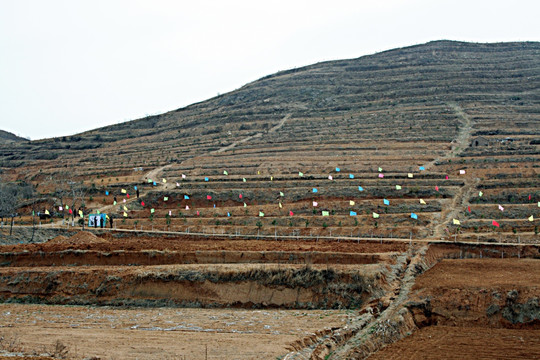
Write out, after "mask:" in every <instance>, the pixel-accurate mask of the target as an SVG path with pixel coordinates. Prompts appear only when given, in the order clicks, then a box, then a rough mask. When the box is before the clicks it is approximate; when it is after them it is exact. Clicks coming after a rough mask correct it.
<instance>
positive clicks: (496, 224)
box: [491, 220, 500, 227]
mask: <svg viewBox="0 0 540 360" xmlns="http://www.w3.org/2000/svg"><path fill="white" fill-rule="evenodd" d="M491 225H493V226H496V227H500V225H499V223H498V222H496V221H495V220H493V221H492V222H491Z"/></svg>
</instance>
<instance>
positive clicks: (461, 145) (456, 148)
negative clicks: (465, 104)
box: [424, 103, 473, 170]
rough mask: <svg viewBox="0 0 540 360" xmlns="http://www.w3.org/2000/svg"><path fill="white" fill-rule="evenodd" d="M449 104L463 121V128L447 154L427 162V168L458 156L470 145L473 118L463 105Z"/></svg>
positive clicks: (461, 121)
mask: <svg viewBox="0 0 540 360" xmlns="http://www.w3.org/2000/svg"><path fill="white" fill-rule="evenodd" d="M447 105H448V106H449V107H450V108H451V109H452V110H454V112H455V113H456V115H457V117H458V119H459V121H460V123H461V128H460V129H459V133H458V136H457V137H456V138H455V139H454V141H455V142H454V144H453V145H452V149H451V150H450V151H449V152H448V153H446V154H445V155H443V156H439V157H438V158H435V159H433V161H430V162H428V163H427V164H425V165H424V168H425V169H426V170H429V169H430V168H432V167H433V166H434V165H435V164H436V163H438V162H441V161H444V160H448V159H451V158H454V157H456V156H458V155H459V154H461V153H462V152H463V151H464V150H465V149H466V148H467V147H468V146H469V143H470V138H471V134H472V125H473V122H472V120H471V118H470V117H469V115H467V114H466V113H465V112H464V111H463V109H462V108H461V106H459V105H458V104H456V103H449V104H447Z"/></svg>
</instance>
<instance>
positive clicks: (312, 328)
mask: <svg viewBox="0 0 540 360" xmlns="http://www.w3.org/2000/svg"><path fill="white" fill-rule="evenodd" d="M346 322H347V313H346V311H338V310H326V311H323V310H311V311H299V310H240V309H185V308H182V309H170V308H158V309H147V308H134V309H118V308H108V307H98V308H95V307H86V306H84V307H82V306H46V305H19V304H1V305H0V323H1V324H2V327H0V335H1V336H3V337H5V338H6V339H9V340H14V342H15V343H14V345H13V347H14V348H19V349H21V350H27V351H28V350H36V351H37V350H40V349H44V350H45V351H47V350H49V349H51V348H53V347H54V344H55V343H56V342H57V341H60V342H61V343H62V344H64V345H65V346H66V349H67V350H68V351H69V352H68V357H69V358H70V359H83V358H88V357H90V356H98V357H99V358H101V359H156V360H158V359H184V357H185V358H186V359H191V360H197V359H201V360H202V359H242V360H248V359H250V360H256V359H275V358H276V357H278V356H280V355H282V354H283V353H286V352H287V347H288V345H289V343H291V342H293V341H295V340H296V339H298V338H302V337H306V336H310V335H312V334H313V333H315V332H318V331H321V330H324V329H329V328H332V327H341V326H343V325H345V324H346ZM206 349H208V355H207V357H206V351H207V350H206ZM45 351H44V352H45Z"/></svg>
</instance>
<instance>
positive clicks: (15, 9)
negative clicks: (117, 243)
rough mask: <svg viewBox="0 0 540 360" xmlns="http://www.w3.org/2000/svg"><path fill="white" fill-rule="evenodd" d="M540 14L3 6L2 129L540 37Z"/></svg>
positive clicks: (220, 5) (390, 2) (482, 5)
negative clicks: (443, 43)
mask: <svg viewBox="0 0 540 360" xmlns="http://www.w3.org/2000/svg"><path fill="white" fill-rule="evenodd" d="M539 14H540V1H538V0H528V1H524V0H516V1H508V0H505V1H499V0H492V1H475V0H467V1H463V0H451V1H446V0H443V1H440V0H435V1H434V0H370V1H362V0H356V1H339V0H333V1H328V0H325V1H318V0H310V1H294V0H289V1H281V0H278V1H276V0H272V1H265V2H261V1H256V0H246V1H223V0H221V1H198V2H196V1H180V0H177V1H173V0H170V1H168V0H152V1H150V0H148V1H138V0H117V1H115V0H104V1H99V0H92V1H83V0H80V1H77V0H76V1H73V0H66V1H60V0H48V1H42V0H0V129H2V130H7V131H10V132H13V133H15V134H18V135H20V136H24V137H30V138H31V139H32V140H35V139H40V138H45V137H53V136H62V135H71V134H75V133H79V132H82V131H85V130H89V129H93V128H97V127H101V126H105V125H109V124H114V123H118V122H123V121H127V120H132V119H136V118H140V117H143V116H146V115H148V114H156V113H162V112H165V111H168V110H173V109H177V108H180V107H183V106H186V105H189V104H192V103H194V102H198V101H202V100H205V99H208V98H210V97H213V96H216V95H217V94H218V93H225V92H228V91H231V90H234V89H236V88H238V87H240V86H242V85H244V84H245V83H247V82H250V81H253V80H256V79H258V78H260V77H263V76H265V75H268V74H271V73H274V72H276V71H279V70H285V69H289V68H293V67H299V66H303V65H309V64H312V63H315V62H319V61H324V60H335V59H344V58H354V57H359V56H362V55H367V54H372V53H375V52H378V51H382V50H388V49H391V48H395V47H401V46H408V45H414V44H419V43H424V42H427V41H431V40H440V39H451V40H462V41H474V42H499V41H525V40H528V41H539V40H540V26H539V25H538V24H539V19H538V15H539Z"/></svg>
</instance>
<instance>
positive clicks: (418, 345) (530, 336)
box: [369, 326, 540, 360]
mask: <svg viewBox="0 0 540 360" xmlns="http://www.w3.org/2000/svg"><path fill="white" fill-rule="evenodd" d="M538 358H540V330H514V329H490V328H478V327H454V326H428V327H425V328H422V329H420V330H418V331H416V332H415V333H414V334H413V335H412V336H409V337H407V338H405V339H403V340H401V341H399V342H397V343H394V344H392V345H389V346H387V347H386V348H384V349H383V350H381V351H379V352H377V353H375V354H374V355H372V356H370V357H369V359H370V360H371V359H373V360H378V359H380V360H383V359H384V360H389V359H411V360H413V359H414V360H417V359H477V360H480V359H486V360H488V359H489V360H491V359H538Z"/></svg>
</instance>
